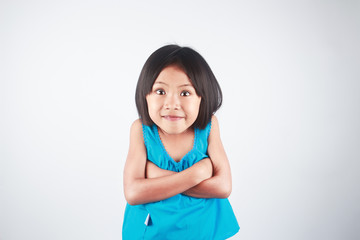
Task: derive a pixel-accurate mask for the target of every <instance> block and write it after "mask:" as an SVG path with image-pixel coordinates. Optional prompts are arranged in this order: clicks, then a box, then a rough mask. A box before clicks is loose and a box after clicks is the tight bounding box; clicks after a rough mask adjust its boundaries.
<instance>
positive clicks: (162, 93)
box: [155, 89, 165, 95]
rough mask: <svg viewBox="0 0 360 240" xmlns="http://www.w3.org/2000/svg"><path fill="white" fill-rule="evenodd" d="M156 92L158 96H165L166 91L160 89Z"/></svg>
mask: <svg viewBox="0 0 360 240" xmlns="http://www.w3.org/2000/svg"><path fill="white" fill-rule="evenodd" d="M155 92H156V94H158V95H164V94H165V91H164V90H162V89H158V90H156V91H155Z"/></svg>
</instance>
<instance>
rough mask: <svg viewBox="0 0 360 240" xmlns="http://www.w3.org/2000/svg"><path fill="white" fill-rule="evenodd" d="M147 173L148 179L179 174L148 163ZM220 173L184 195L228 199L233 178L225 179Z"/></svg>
mask: <svg viewBox="0 0 360 240" xmlns="http://www.w3.org/2000/svg"><path fill="white" fill-rule="evenodd" d="M190 169H191V167H190ZM147 173H148V174H147V175H148V176H147V177H148V178H155V177H164V176H169V175H173V174H177V172H173V171H169V170H165V169H161V168H159V167H157V166H156V165H155V164H153V163H152V162H148V163H147ZM220 173H221V172H219V171H217V172H215V174H214V176H212V177H211V178H209V179H207V180H205V181H202V182H201V183H199V184H198V185H196V186H194V187H192V188H190V189H187V190H186V191H184V192H183V194H185V195H188V196H192V197H197V198H227V197H228V196H229V195H230V192H231V178H228V177H223V175H222V174H220Z"/></svg>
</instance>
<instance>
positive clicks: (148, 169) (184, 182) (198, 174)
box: [124, 116, 231, 205]
mask: <svg viewBox="0 0 360 240" xmlns="http://www.w3.org/2000/svg"><path fill="white" fill-rule="evenodd" d="M142 134H143V133H142V125H141V122H140V120H136V121H135V122H134V123H133V124H132V126H131V130H130V146H129V152H128V156H127V159H126V164H125V168H124V193H125V198H126V200H127V202H128V203H129V204H130V205H138V204H144V203H149V202H156V201H160V200H163V199H166V198H170V197H172V196H175V195H177V194H179V193H183V194H185V195H188V196H192V197H198V198H227V197H228V196H229V195H230V193H231V171H230V165H229V161H228V159H227V157H226V153H225V150H224V148H223V145H222V142H221V139H220V131H219V124H218V121H217V118H216V117H215V116H213V117H212V127H211V131H210V135H209V139H208V155H209V158H205V159H203V160H201V161H199V162H197V163H196V164H194V165H193V166H191V167H189V168H188V169H186V170H184V171H181V172H173V171H168V170H164V169H161V168H159V167H157V166H156V165H155V164H153V163H152V162H150V161H147V158H146V148H145V144H144V139H143V135H142Z"/></svg>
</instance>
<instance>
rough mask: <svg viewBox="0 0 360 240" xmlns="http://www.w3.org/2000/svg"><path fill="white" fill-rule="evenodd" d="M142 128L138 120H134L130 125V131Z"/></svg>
mask: <svg viewBox="0 0 360 240" xmlns="http://www.w3.org/2000/svg"><path fill="white" fill-rule="evenodd" d="M141 127H142V123H141V120H140V119H136V120H135V121H134V122H133V123H132V124H131V129H137V128H141Z"/></svg>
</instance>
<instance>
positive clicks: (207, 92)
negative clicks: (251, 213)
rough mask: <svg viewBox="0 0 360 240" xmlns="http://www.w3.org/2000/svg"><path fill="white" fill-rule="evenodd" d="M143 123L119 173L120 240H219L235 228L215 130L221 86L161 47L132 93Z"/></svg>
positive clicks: (204, 68)
mask: <svg viewBox="0 0 360 240" xmlns="http://www.w3.org/2000/svg"><path fill="white" fill-rule="evenodd" d="M135 97H136V106H137V110H138V113H139V116H140V119H138V120H136V121H135V122H134V123H133V124H132V126H131V130H130V147H129V153H128V156H127V160H126V164H125V169H124V192H125V198H126V200H127V202H128V204H127V206H126V210H125V216H124V224H123V232H122V233H123V239H124V240H128V239H129V240H136V239H155V240H158V239H159V240H163V239H184V240H188V239H196V240H202V239H204V240H213V239H215V240H216V239H219V240H223V239H226V238H229V237H231V236H233V235H234V234H236V233H237V232H238V230H239V225H238V223H237V220H236V218H235V215H234V213H233V210H232V208H231V205H230V203H229V201H228V199H227V197H228V196H229V195H230V192H231V172H230V166H229V162H228V159H227V157H226V153H225V151H224V148H223V145H222V142H221V139H220V133H219V125H218V121H217V119H216V117H215V116H214V115H213V114H214V113H215V112H216V111H217V110H218V109H219V107H220V106H221V103H222V93H221V89H220V86H219V84H218V82H217V80H216V78H215V76H214V74H213V73H212V71H211V69H210V67H209V66H208V64H207V63H206V61H205V60H204V59H203V58H202V56H200V54H199V53H197V52H196V51H194V50H192V49H190V48H187V47H179V46H177V45H168V46H164V47H162V48H160V49H158V50H157V51H155V52H154V53H153V54H152V55H151V56H150V57H149V58H148V60H147V61H146V63H145V65H144V67H143V69H142V71H141V74H140V77H139V80H138V84H137V88H136V94H135Z"/></svg>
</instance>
